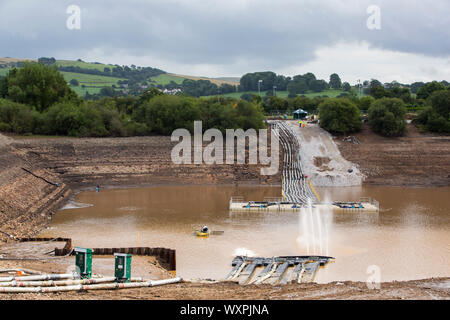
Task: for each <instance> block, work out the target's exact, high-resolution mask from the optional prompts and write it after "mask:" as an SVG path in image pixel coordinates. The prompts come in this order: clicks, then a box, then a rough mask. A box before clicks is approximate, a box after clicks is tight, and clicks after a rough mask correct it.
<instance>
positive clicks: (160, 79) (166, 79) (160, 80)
mask: <svg viewBox="0 0 450 320" xmlns="http://www.w3.org/2000/svg"><path fill="white" fill-rule="evenodd" d="M185 79H186V78H183V77H180V76H176V75H173V74H170V73H165V74H160V75H158V76H156V77H151V78H150V79H149V80H150V81H153V83H155V84H156V85H158V84H160V85H163V86H164V85H166V84H169V83H170V82H171V81H173V82H175V83H176V84H181V83H182V82H183V81H184V80H185Z"/></svg>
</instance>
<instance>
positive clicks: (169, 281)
mask: <svg viewBox="0 0 450 320" xmlns="http://www.w3.org/2000/svg"><path fill="white" fill-rule="evenodd" d="M181 281H183V279H182V278H180V277H177V278H170V279H164V280H150V281H149V282H150V283H151V287H156V286H161V285H164V284H172V283H177V282H181Z"/></svg>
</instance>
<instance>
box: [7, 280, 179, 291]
mask: <svg viewBox="0 0 450 320" xmlns="http://www.w3.org/2000/svg"><path fill="white" fill-rule="evenodd" d="M91 280H92V279H91ZM181 281H182V279H181V278H179V277H178V278H171V279H164V280H154V281H153V280H149V281H146V282H126V283H102V284H92V285H83V284H78V285H73V286H62V287H26V288H23V287H0V293H50V292H64V291H84V290H86V291H87V290H111V289H131V288H144V287H155V286H161V285H166V284H172V283H177V282H181Z"/></svg>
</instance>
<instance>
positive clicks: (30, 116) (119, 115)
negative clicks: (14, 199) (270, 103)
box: [0, 63, 265, 137]
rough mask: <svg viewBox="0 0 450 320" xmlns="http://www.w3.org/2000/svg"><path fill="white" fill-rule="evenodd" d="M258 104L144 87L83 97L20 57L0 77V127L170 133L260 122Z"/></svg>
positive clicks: (90, 133) (55, 74) (53, 71)
mask: <svg viewBox="0 0 450 320" xmlns="http://www.w3.org/2000/svg"><path fill="white" fill-rule="evenodd" d="M264 119H265V117H264V111H263V109H262V108H261V106H260V105H258V104H255V103H252V102H248V101H245V100H242V101H236V100H234V99H230V98H228V99H226V98H221V99H217V98H210V99H205V98H201V99H199V98H195V97H190V96H172V95H165V94H163V93H162V92H161V91H160V90H158V89H150V90H147V91H146V92H144V93H143V94H142V95H140V96H138V97H134V96H124V97H118V96H116V97H107V98H102V99H100V100H96V101H90V100H85V99H82V98H80V97H78V96H77V95H76V93H75V92H74V91H72V89H70V87H69V85H68V84H67V82H66V81H65V80H64V77H63V76H62V75H61V73H60V72H59V70H58V68H55V67H54V66H53V67H52V66H47V65H44V64H38V63H25V65H24V67H23V68H21V69H13V70H11V71H10V72H9V74H8V75H7V77H4V78H1V79H0V131H4V132H13V133H18V134H43V135H69V136H78V137H105V136H136V135H150V134H164V135H166V134H170V133H171V132H172V131H173V130H175V129H177V128H187V129H191V130H192V129H193V122H194V120H201V121H203V128H204V129H205V130H206V129H208V128H212V127H214V128H218V129H221V130H225V129H227V128H243V129H249V128H255V129H260V128H263V127H264V126H265V123H264Z"/></svg>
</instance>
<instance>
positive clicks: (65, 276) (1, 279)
mask: <svg viewBox="0 0 450 320" xmlns="http://www.w3.org/2000/svg"><path fill="white" fill-rule="evenodd" d="M61 279H72V280H74V279H76V275H75V274H73V273H66V274H42V275H34V276H21V277H15V276H10V277H0V282H11V281H44V280H61Z"/></svg>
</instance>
